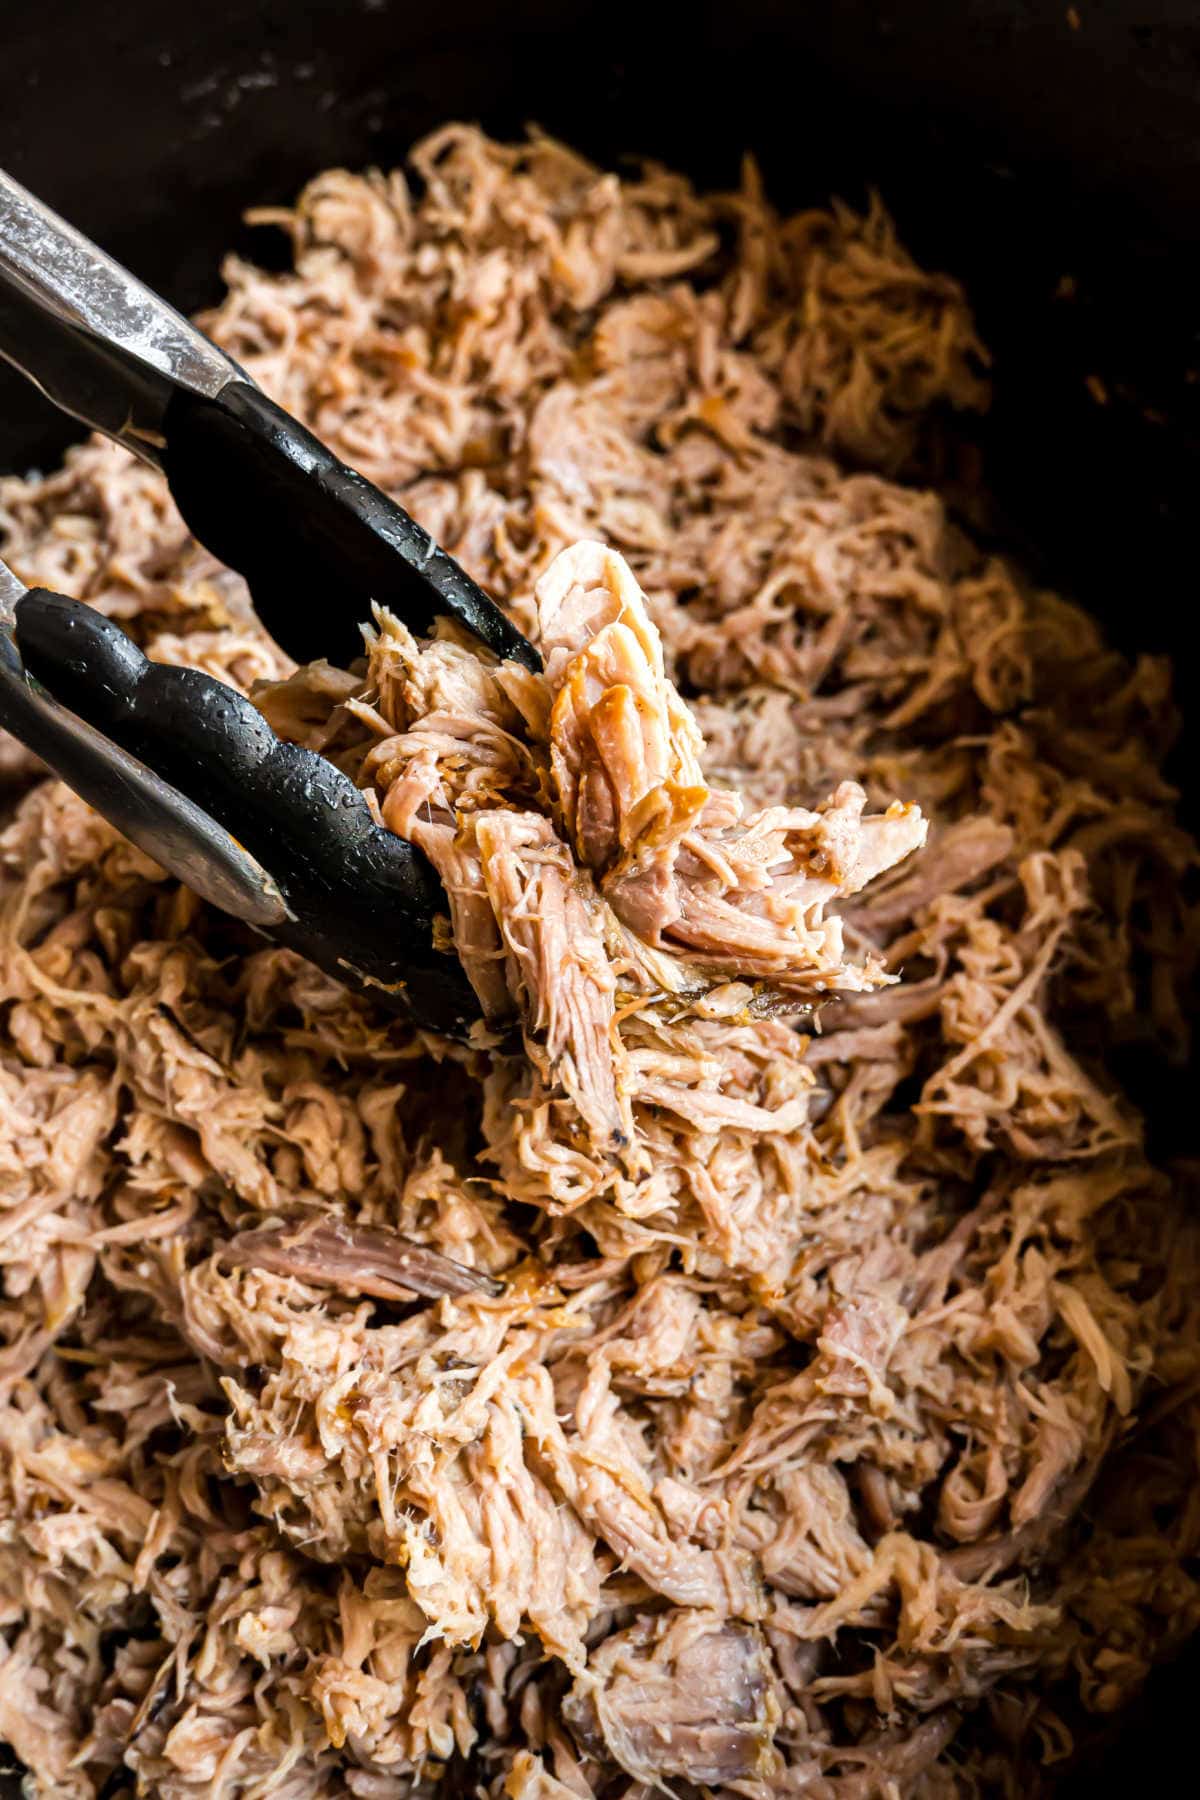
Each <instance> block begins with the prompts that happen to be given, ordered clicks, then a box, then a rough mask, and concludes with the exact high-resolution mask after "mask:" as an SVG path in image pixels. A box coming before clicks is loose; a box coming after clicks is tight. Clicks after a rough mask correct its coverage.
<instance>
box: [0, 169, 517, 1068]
mask: <svg viewBox="0 0 1200 1800" xmlns="http://www.w3.org/2000/svg"><path fill="white" fill-rule="evenodd" d="M0 356H3V357H4V358H5V359H6V360H7V361H8V362H10V363H12V364H13V365H14V366H15V367H16V368H18V369H19V370H21V371H22V373H23V374H25V375H27V376H28V377H29V378H30V380H31V381H33V382H34V383H36V385H37V386H38V387H39V388H40V389H41V390H42V392H43V393H45V394H46V395H47V396H48V397H49V398H50V399H51V400H52V401H53V402H54V403H55V404H56V405H57V406H59V407H61V408H62V409H63V410H64V411H65V412H68V413H70V414H72V415H73V416H74V417H75V418H77V419H80V420H82V421H83V422H84V423H85V424H87V425H89V426H91V427H93V428H94V429H95V430H98V431H100V432H103V433H104V434H105V436H107V437H110V438H113V439H114V440H115V441H116V442H117V443H120V444H124V445H125V446H126V447H127V448H128V449H130V450H132V451H134V452H135V453H136V455H138V456H139V457H141V458H142V459H143V460H144V461H146V462H148V463H151V464H152V465H153V466H154V467H156V468H158V469H161V470H162V472H163V473H164V474H165V475H166V478H167V482H168V485H169V487H170V490H171V494H172V496H173V498H174V500H175V502H176V505H177V506H178V508H179V511H180V513H181V514H182V515H183V518H184V521H185V522H186V524H187V526H188V528H189V529H190V530H191V532H192V533H193V535H194V536H195V537H196V538H197V539H198V540H199V541H200V542H201V543H202V544H204V545H205V547H206V548H207V549H208V550H210V551H211V552H212V553H213V554H214V555H215V556H217V557H219V558H220V560H221V561H222V562H225V563H227V564H228V565H229V566H230V567H232V568H234V569H236V570H237V571H238V572H239V573H240V574H241V575H243V576H244V577H245V578H246V580H247V582H248V584H249V587H250V591H251V595H252V597H253V600H254V604H255V608H256V611H257V613H258V616H259V618H260V620H261V621H262V624H263V625H264V626H265V627H266V629H267V630H268V631H269V632H270V633H271V635H272V636H273V637H274V638H275V640H276V641H277V643H279V645H280V646H281V647H282V648H283V649H284V650H285V651H286V652H287V653H288V654H289V655H290V656H292V657H293V658H295V660H296V661H297V662H308V661H311V660H313V659H315V658H318V657H326V658H327V659H328V660H329V661H330V662H333V663H338V664H342V665H346V664H348V663H350V662H352V661H353V660H354V659H355V657H357V656H361V654H362V651H363V643H362V636H361V630H360V626H361V623H362V621H363V620H365V619H367V618H368V617H369V615H370V605H371V602H372V600H375V601H379V602H382V603H383V604H385V605H387V606H388V607H390V608H391V609H392V610H393V611H394V612H395V613H396V614H397V615H398V616H399V617H400V618H402V619H403V620H404V622H405V623H406V624H407V625H408V626H409V627H410V628H411V629H412V630H413V631H416V632H424V631H427V630H428V629H429V628H430V627H431V625H432V624H433V622H434V621H435V619H437V618H438V617H440V616H441V617H449V618H452V619H455V620H457V621H458V623H459V625H460V626H462V627H464V628H465V629H466V630H467V631H468V632H469V633H470V634H471V635H472V636H473V637H474V638H475V639H476V640H477V641H478V642H479V643H481V644H483V645H485V646H486V647H487V648H488V649H489V650H491V651H493V652H494V653H495V654H496V655H497V656H500V657H510V658H514V659H516V660H517V661H520V662H522V663H524V664H525V665H526V666H527V667H529V668H537V667H539V666H540V663H539V659H538V655H537V652H536V651H535V650H534V648H533V646H532V645H531V644H530V643H529V642H528V641H527V639H525V638H524V637H523V636H522V635H521V633H520V632H519V631H518V630H517V628H516V627H515V626H514V625H513V624H512V623H511V622H510V621H509V620H508V619H507V618H506V617H505V616H504V614H503V613H502V612H501V611H500V610H499V608H498V607H497V606H496V605H495V604H494V602H493V601H492V600H490V599H489V598H488V596H487V595H486V594H485V593H484V592H483V590H482V589H481V588H480V587H479V586H478V585H477V584H476V583H475V582H474V581H472V579H471V578H470V576H468V575H467V574H466V572H465V571H464V570H463V569H461V568H460V567H459V566H458V564H457V563H455V562H454V561H453V560H452V559H451V558H450V557H449V556H447V555H446V553H445V551H443V550H441V549H439V548H438V546H437V545H436V544H435V543H434V541H433V539H432V538H431V537H430V536H429V534H428V533H427V532H426V531H424V530H423V529H422V528H421V526H419V525H418V524H417V523H416V521H415V520H414V519H412V518H410V517H409V515H408V514H407V513H406V512H404V511H403V510H402V508H401V507H399V506H398V505H396V504H395V502H394V501H392V500H390V499H389V498H388V497H387V495H386V494H383V493H382V492H381V491H380V490H379V489H378V488H376V487H374V486H372V484H371V483H370V482H369V481H366V480H364V478H363V477H362V476H361V475H359V474H357V473H356V472H355V471H354V470H353V469H350V468H348V467H347V466H346V465H345V464H344V463H341V462H339V461H338V459H337V458H336V457H335V456H333V454H332V453H331V452H330V451H329V450H328V449H327V448H326V447H325V445H323V444H322V443H321V442H320V440H319V439H318V438H316V437H314V436H313V435H312V433H311V432H309V431H307V430H305V428H304V427H303V426H301V425H300V424H299V423H298V422H297V421H296V420H295V419H293V418H292V417H291V415H290V414H289V413H287V412H285V411H284V410H283V408H282V407H279V406H277V405H276V404H275V403H274V402H273V401H272V400H270V399H269V398H268V397H267V396H266V395H265V394H264V393H263V392H262V390H261V389H260V388H259V387H257V386H256V384H255V383H254V382H253V381H252V380H251V379H250V377H249V376H248V375H247V374H246V372H245V371H244V370H243V369H241V368H240V367H239V366H238V364H237V363H236V362H234V361H233V360H232V359H231V358H230V357H228V356H226V355H225V354H224V352H223V351H221V350H219V349H218V348H217V346H216V345H215V344H214V343H212V342H211V341H210V340H209V339H208V338H207V337H205V336H204V334H203V333H202V332H200V331H198V330H197V329H196V328H195V327H194V326H193V325H191V324H189V323H188V321H187V320H186V319H185V318H183V317H182V316H181V315H180V314H179V313H177V312H176V311H175V310H174V308H173V307H170V306H168V305H167V304H166V302H165V301H163V300H161V299H160V298H159V297H158V296H157V295H156V294H154V293H152V292H151V291H150V290H149V289H148V288H146V287H145V286H143V284H142V283H141V282H139V281H138V280H136V278H135V277H134V276H132V275H131V274H130V273H129V272H128V271H127V270H126V269H123V268H122V267H121V266H120V265H119V264H118V263H116V262H114V261H113V260H112V258H111V257H109V256H107V255H105V253H104V252H103V251H102V250H100V249H99V248H98V247H97V246H96V245H95V244H92V243H90V242H89V241H88V239H87V238H85V237H83V236H82V235H81V234H80V233H79V232H77V231H76V230H74V228H73V227H72V226H70V225H68V224H67V223H66V222H65V221H64V220H62V219H60V218H59V217H58V216H57V215H56V214H55V213H53V212H51V211H50V210H49V208H47V207H45V206H43V205H42V204H41V202H40V201H38V200H37V199H35V198H34V196H33V195H32V194H30V193H28V192H27V191H26V190H25V189H24V188H23V187H21V186H20V184H19V183H17V182H15V181H13V180H12V179H11V177H9V176H7V175H5V174H4V173H3V172H2V171H0ZM0 725H3V726H5V727H7V729H8V730H9V731H11V732H12V733H13V735H14V736H15V737H17V738H19V739H20V740H21V742H22V743H24V744H25V745H26V746H27V747H28V748H29V749H31V750H32V751H34V752H35V754H36V755H37V756H39V757H40V758H41V759H42V761H43V762H44V763H46V764H47V765H48V766H49V767H50V768H51V769H52V770H53V771H54V772H55V773H56V774H57V775H59V776H60V777H61V779H62V780H64V781H65V782H66V783H67V784H68V785H69V786H70V787H72V788H74V789H75V791H76V792H77V793H78V794H80V795H81V796H82V797H83V798H84V799H85V800H87V801H88V802H89V804H90V805H92V806H94V807H95V808H96V810H97V811H98V812H100V813H102V814H103V815H104V817H105V818H107V819H109V820H110V821H111V822H112V823H113V824H114V825H116V826H117V827H118V829H119V830H120V831H122V832H123V833H124V834H125V836H127V837H128V838H130V839H131V840H132V841H133V842H134V843H135V844H137V845H138V846H139V847H140V848H141V849H143V850H145V851H146V853H147V854H148V855H150V856H151V857H153V858H154V859H155V860H156V861H157V862H158V863H160V864H161V865H162V866H163V867H164V868H166V869H167V870H169V871H170V872H171V873H172V874H173V875H175V876H177V877H178V878H179V879H180V880H181V881H183V882H184V883H186V885H187V886H188V887H190V888H193V889H194V890H195V891H196V893H198V894H199V895H201V896H202V897H203V898H204V899H205V900H208V901H211V902H212V903H213V904H214V905H216V906H218V907H221V908H222V909H223V910H224V911H225V912H228V913H232V914H233V915H234V916H235V917H237V918H239V919H242V920H244V921H245V922H246V923H247V924H248V925H251V926H253V927H254V928H255V929H256V930H258V931H259V932H262V933H264V934H265V935H266V936H268V937H270V938H272V939H275V940H276V941H277V942H279V943H281V944H285V945H287V946H289V947H290V948H292V949H295V950H298V951H299V952H301V953H302V954H303V955H304V956H307V957H308V958H310V959H311V960H312V961H313V962H315V963H317V964H319V965H320V966H321V967H322V968H323V969H325V970H326V971H327V972H328V973H329V974H331V975H333V976H335V977H336V978H337V979H339V980H341V981H342V982H344V983H345V984H346V985H347V986H349V987H351V988H353V989H355V990H356V991H359V992H367V993H370V994H372V995H373V996H375V997H376V998H378V999H379V1000H381V1001H383V1002H384V1003H385V1004H388V1005H390V1006H393V1007H395V1008H398V1009H400V1010H403V1011H405V1012H407V1013H408V1014H409V1015H410V1016H411V1017H412V1018H413V1019H414V1020H415V1021H416V1022H417V1023H419V1024H421V1025H423V1026H427V1027H430V1028H432V1029H435V1030H438V1031H443V1032H448V1033H451V1034H453V1035H462V1034H463V1033H464V1032H466V1031H467V1029H468V1028H469V1026H470V1024H471V1021H472V1020H473V1019H475V1018H476V1017H477V1016H478V1005H477V1002H476V1000H475V996H474V994H473V992H472V990H471V988H470V986H469V984H468V982H467V981H466V979H465V977H464V976H463V974H462V971H461V969H460V967H459V965H458V962H457V960H456V959H455V958H454V957H453V955H452V954H450V953H448V952H447V951H445V950H444V949H441V948H438V947H435V943H434V921H435V918H436V917H437V916H438V915H439V914H441V915H444V914H445V913H446V912H447V911H448V907H447V903H446V896H445V894H444V892H443V890H442V887H441V885H440V883H439V881H438V879H437V876H436V875H435V874H434V871H433V869H432V867H431V865H430V864H429V863H428V862H427V860H426V859H425V858H424V856H423V855H422V854H421V853H420V852H419V851H418V850H416V849H415V848H414V847H413V846H412V845H410V844H408V843H406V842H405V841H404V840H403V839H401V838H399V837H396V836H395V835H394V834H393V833H391V832H389V831H386V830H384V829H383V828H382V827H380V826H378V825H377V824H376V823H375V821H374V819H373V817H372V815H371V813H370V811H369V809H368V807H367V803H366V801H365V799H364V798H363V796H362V794H360V793H359V791H358V789H357V788H356V787H355V786H354V784H353V782H351V781H350V779H349V778H348V777H347V776H345V775H343V774H342V772H341V771H340V770H339V769H336V768H335V767H334V766H333V765H332V764H331V763H329V762H326V761H325V759H324V758H323V757H320V756H318V755H316V754H315V753H314V752H312V751H310V750H303V749H300V748H298V747H296V746H295V745H291V744H285V743H284V742H283V741H282V740H281V739H279V738H277V737H276V736H275V734H274V732H273V731H272V730H271V728H270V726H269V725H268V724H267V722H266V720H265V719H264V718H263V717H262V715H261V714H260V713H259V712H258V711H257V709H256V708H255V707H254V706H252V705H251V703H250V702H249V701H248V700H245V699H244V698H243V697H242V696H241V695H239V694H238V693H236V692H235V691H234V690H233V689H232V688H230V687H227V686H226V685H224V684H223V683H222V682H219V681H216V680H214V679H213V678H212V677H211V676H208V675H205V674H203V673H201V672H199V671H198V670H194V669H178V668H173V667H168V666H165V665H162V664H157V663H151V662H149V661H148V659H147V658H146V657H145V656H143V655H142V653H141V651H140V650H139V649H138V648H137V647H136V645H135V644H134V643H133V642H132V640H131V639H130V638H128V637H127V636H126V634H125V633H124V632H122V631H121V630H120V629H119V627H117V626H116V625H114V624H113V623H112V622H111V620H109V619H107V618H105V617H104V616H103V615H102V614H101V613H99V612H97V611H96V610H95V609H94V608H92V607H89V606H86V605H83V604H82V603H81V602H79V601H76V600H70V599H67V598H65V597H64V596H63V595H61V594H52V593H48V592H47V591H45V590H44V589H40V588H34V589H29V590H27V589H25V588H24V587H23V586H22V585H21V583H20V582H19V581H18V580H17V579H16V577H15V576H14V575H13V574H12V572H11V571H10V570H9V569H8V568H6V567H5V565H4V564H3V563H0Z"/></svg>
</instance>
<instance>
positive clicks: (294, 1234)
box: [220, 1219, 500, 1301]
mask: <svg viewBox="0 0 1200 1800" xmlns="http://www.w3.org/2000/svg"><path fill="white" fill-rule="evenodd" d="M220 1255H221V1256H222V1257H223V1258H224V1260H225V1261H226V1262H231V1263H239V1264H241V1265H243V1266H244V1267H247V1268H253V1269H270V1270H271V1272H272V1273H273V1274H276V1275H294V1276H295V1277H296V1279H297V1280H298V1281H305V1282H309V1283H310V1284H311V1285H312V1286H313V1287H329V1288H336V1289H337V1290H338V1292H339V1293H344V1294H370V1295H372V1296H373V1297H374V1298H375V1299H378V1300H399V1301H404V1300H411V1299H412V1297H413V1295H414V1294H416V1295H419V1296H420V1297H421V1298H422V1299H425V1300H440V1299H442V1298H443V1296H445V1295H447V1294H452V1295H455V1296H462V1295H465V1294H481V1293H482V1294H493V1295H494V1294H497V1293H498V1292H499V1291H500V1289H499V1284H498V1283H497V1282H495V1281H493V1280H492V1277H491V1276H490V1275H487V1274H485V1273H484V1272H483V1271H482V1270H480V1269H468V1268H467V1267H465V1265H464V1264H462V1263H457V1262H452V1261H451V1259H450V1258H449V1257H448V1256H442V1255H440V1254H439V1253H438V1252H437V1251H436V1250H429V1249H427V1248H426V1247H425V1246H424V1245H423V1244H414V1243H412V1242H410V1241H409V1239H407V1238H403V1237H400V1236H399V1235H398V1234H397V1233H396V1232H394V1231H386V1230H384V1229H382V1228H381V1227H379V1226H375V1225H351V1224H349V1223H347V1221H346V1220H344V1219H296V1220H293V1221H292V1222H291V1223H290V1224H286V1225H273V1226H267V1227H266V1228H264V1229H263V1230H261V1231H240V1232H239V1233H238V1234H237V1236H236V1237H234V1238H231V1239H230V1241H229V1242H228V1243H227V1244H225V1245H223V1246H222V1247H221V1250H220Z"/></svg>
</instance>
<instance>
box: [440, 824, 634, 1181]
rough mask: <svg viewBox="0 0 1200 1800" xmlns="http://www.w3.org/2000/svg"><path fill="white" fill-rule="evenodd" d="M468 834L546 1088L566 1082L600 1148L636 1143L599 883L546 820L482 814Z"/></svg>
mask: <svg viewBox="0 0 1200 1800" xmlns="http://www.w3.org/2000/svg"><path fill="white" fill-rule="evenodd" d="M470 830H471V833H472V834H473V836H474V840H475V844H476V846H477V849H478V855H479V862H480V867H481V869H482V874H483V881H484V885H485V888H486V891H487V897H488V900H489V901H490V903H491V908H492V912H493V914H494V916H495V919H496V922H497V924H498V925H499V928H500V933H501V936H502V938H503V941H504V946H505V950H506V952H507V958H506V965H505V973H506V981H507V986H508V990H509V992H510V993H511V994H512V995H513V997H514V999H516V1001H517V1003H518V1006H519V1008H520V1012H521V1016H522V1019H523V1020H524V1022H525V1026H526V1031H527V1033H528V1034H531V1035H529V1036H527V1045H528V1049H529V1053H530V1055H531V1057H532V1058H533V1059H534V1061H535V1062H537V1063H538V1064H539V1065H541V1073H542V1076H543V1079H544V1080H545V1081H546V1083H547V1085H548V1086H551V1085H553V1084H554V1083H555V1082H561V1083H562V1086H563V1087H564V1088H565V1089H566V1091H567V1093H568V1094H569V1095H570V1096H571V1098H572V1100H573V1101H574V1102H575V1104H576V1106H577V1107H578V1109H579V1112H580V1115H581V1117H582V1118H583V1120H584V1123H585V1124H586V1125H587V1128H588V1131H589V1133H590V1134H591V1137H592V1140H593V1142H594V1143H595V1144H596V1146H597V1147H598V1148H603V1149H607V1150H610V1151H620V1150H622V1149H623V1148H625V1146H627V1145H628V1144H629V1143H630V1142H631V1141H632V1138H633V1116H632V1112H631V1109H630V1104H629V1099H628V1096H627V1094H626V1093H625V1092H624V1091H623V1088H624V1083H623V1081H622V1075H623V1072H624V1056H623V1053H622V1051H621V1041H620V1038H619V1037H618V1035H617V1030H616V1024H615V1017H614V1015H615V1006H616V979H615V977H614V974H613V970H612V966H611V964H610V963H609V960H608V955H607V952H606V950H605V944H604V937H603V926H602V922H601V920H600V917H599V914H600V911H601V908H600V902H599V900H598V897H597V895H596V893H595V890H594V888H593V887H592V884H591V881H590V879H589V878H588V877H587V875H586V874H585V873H584V872H583V871H581V870H579V869H577V868H576V867H575V864H574V862H573V860H572V857H571V852H570V851H569V850H568V848H567V846H566V845H565V844H564V843H563V842H562V840H561V839H560V838H559V837H557V836H556V834H555V831H554V827H553V825H552V824H551V823H550V820H549V819H545V818H542V817H541V815H540V814H538V813H518V812H486V813H479V814H477V815H476V816H475V817H474V819H472V820H471V821H470Z"/></svg>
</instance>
